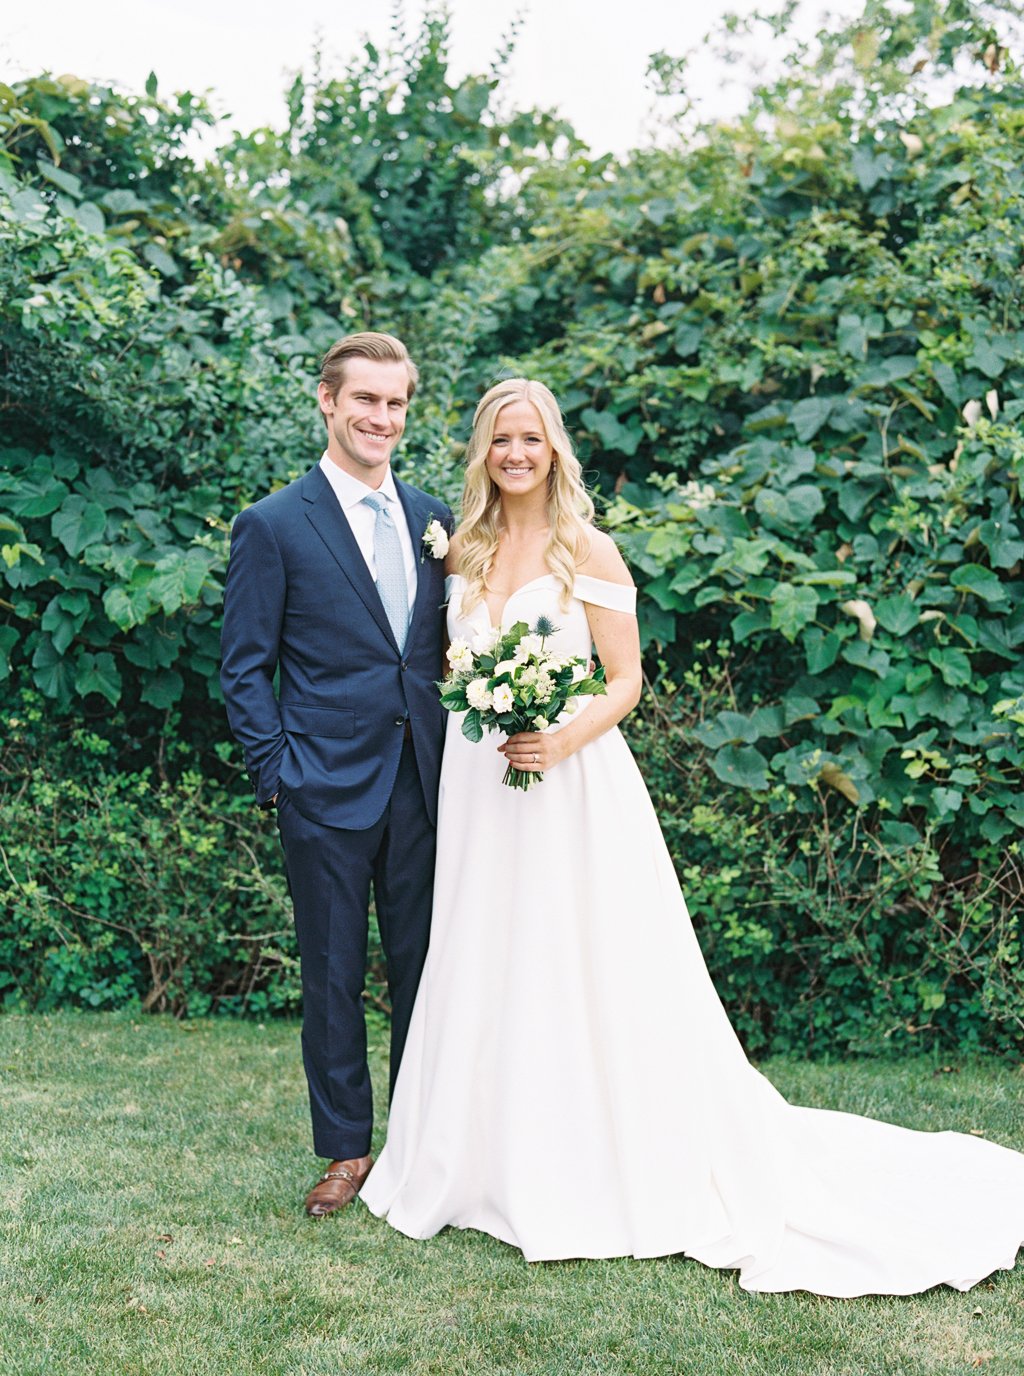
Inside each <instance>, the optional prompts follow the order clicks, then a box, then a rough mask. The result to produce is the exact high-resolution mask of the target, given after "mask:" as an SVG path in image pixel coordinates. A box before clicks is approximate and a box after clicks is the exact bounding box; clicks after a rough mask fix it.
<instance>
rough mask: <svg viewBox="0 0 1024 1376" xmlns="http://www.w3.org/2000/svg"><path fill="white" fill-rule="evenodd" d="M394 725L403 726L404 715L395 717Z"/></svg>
mask: <svg viewBox="0 0 1024 1376" xmlns="http://www.w3.org/2000/svg"><path fill="white" fill-rule="evenodd" d="M395 725H396V726H404V725H405V718H404V717H396V718H395Z"/></svg>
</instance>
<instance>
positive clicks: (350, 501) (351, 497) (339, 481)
mask: <svg viewBox="0 0 1024 1376" xmlns="http://www.w3.org/2000/svg"><path fill="white" fill-rule="evenodd" d="M320 467H321V468H322V469H323V472H324V476H325V477H326V478H327V481H328V482H329V483H330V485H331V487H332V488H333V489H334V493H335V496H336V497H337V498H338V501H339V502H340V503H341V505H342V507H343V508H344V509H345V510H346V511H348V510H350V508H352V507H354V506H358V505H359V503H360V502H361V501H362V500H363V498H364V497H366V496H368V495H369V493H371V492H379V493H380V494H381V496H382V497H386V498H387V499H388V501H389V502H397V501H398V488H397V487H396V486H395V475H394V474H393V473H392V472H391V466H390V464H389V465H388V470H387V472H386V473H385V474H384V481H383V482H382V483H381V485H380V487H378V488H373V487H369V486H368V485H367V484H366V483H364V482H360V480H359V479H358V478H353V476H352V474H351V473H346V472H345V470H344V469H343V468H339V467H338V465H337V464H336V463H335V462H334V461H333V460H332V459H330V458H328V456H327V452H326V451H325V452H324V454H323V455H322V457H321V459H320Z"/></svg>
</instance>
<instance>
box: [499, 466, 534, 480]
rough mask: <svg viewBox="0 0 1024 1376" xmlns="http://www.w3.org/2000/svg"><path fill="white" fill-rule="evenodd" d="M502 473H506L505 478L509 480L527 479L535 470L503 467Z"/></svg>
mask: <svg viewBox="0 0 1024 1376" xmlns="http://www.w3.org/2000/svg"><path fill="white" fill-rule="evenodd" d="M501 471H502V473H504V474H505V476H506V477H508V478H525V477H526V476H527V475H528V474H530V473H532V472H533V469H532V468H512V467H503V468H502V470H501Z"/></svg>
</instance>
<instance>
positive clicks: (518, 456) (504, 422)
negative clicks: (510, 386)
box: [487, 401, 554, 497]
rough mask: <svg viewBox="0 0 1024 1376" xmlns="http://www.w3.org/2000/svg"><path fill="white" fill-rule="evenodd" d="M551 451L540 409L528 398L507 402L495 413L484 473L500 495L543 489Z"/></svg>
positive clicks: (518, 494) (550, 463)
mask: <svg viewBox="0 0 1024 1376" xmlns="http://www.w3.org/2000/svg"><path fill="white" fill-rule="evenodd" d="M553 460H554V452H553V450H552V448H551V445H550V444H549V443H548V440H547V436H546V435H545V433H544V422H543V421H542V420H541V417H540V412H539V411H538V410H537V408H536V406H534V404H533V403H532V402H531V401H510V402H509V404H508V405H507V406H503V407H502V408H501V410H500V411H499V412H498V416H497V419H496V420H495V423H494V435H493V436H492V438H491V447H490V449H489V450H488V451H487V472H488V475H489V476H490V479H491V481H492V482H493V483H494V485H495V487H497V489H498V491H499V492H500V493H501V494H502V496H506V495H507V496H510V497H511V496H517V497H520V496H525V495H527V494H528V493H531V492H536V491H537V490H538V489H539V490H540V491H541V492H544V493H546V492H547V483H548V474H549V473H550V472H551V465H552V462H553Z"/></svg>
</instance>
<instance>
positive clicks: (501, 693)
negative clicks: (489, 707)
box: [491, 683, 515, 712]
mask: <svg viewBox="0 0 1024 1376" xmlns="http://www.w3.org/2000/svg"><path fill="white" fill-rule="evenodd" d="M491 700H492V702H493V704H494V710H495V711H496V712H511V711H512V708H513V707H514V705H515V698H513V696H512V689H511V688H510V687H509V686H508V684H507V683H499V684H498V686H497V688H495V690H494V693H493V694H492V697H491Z"/></svg>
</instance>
